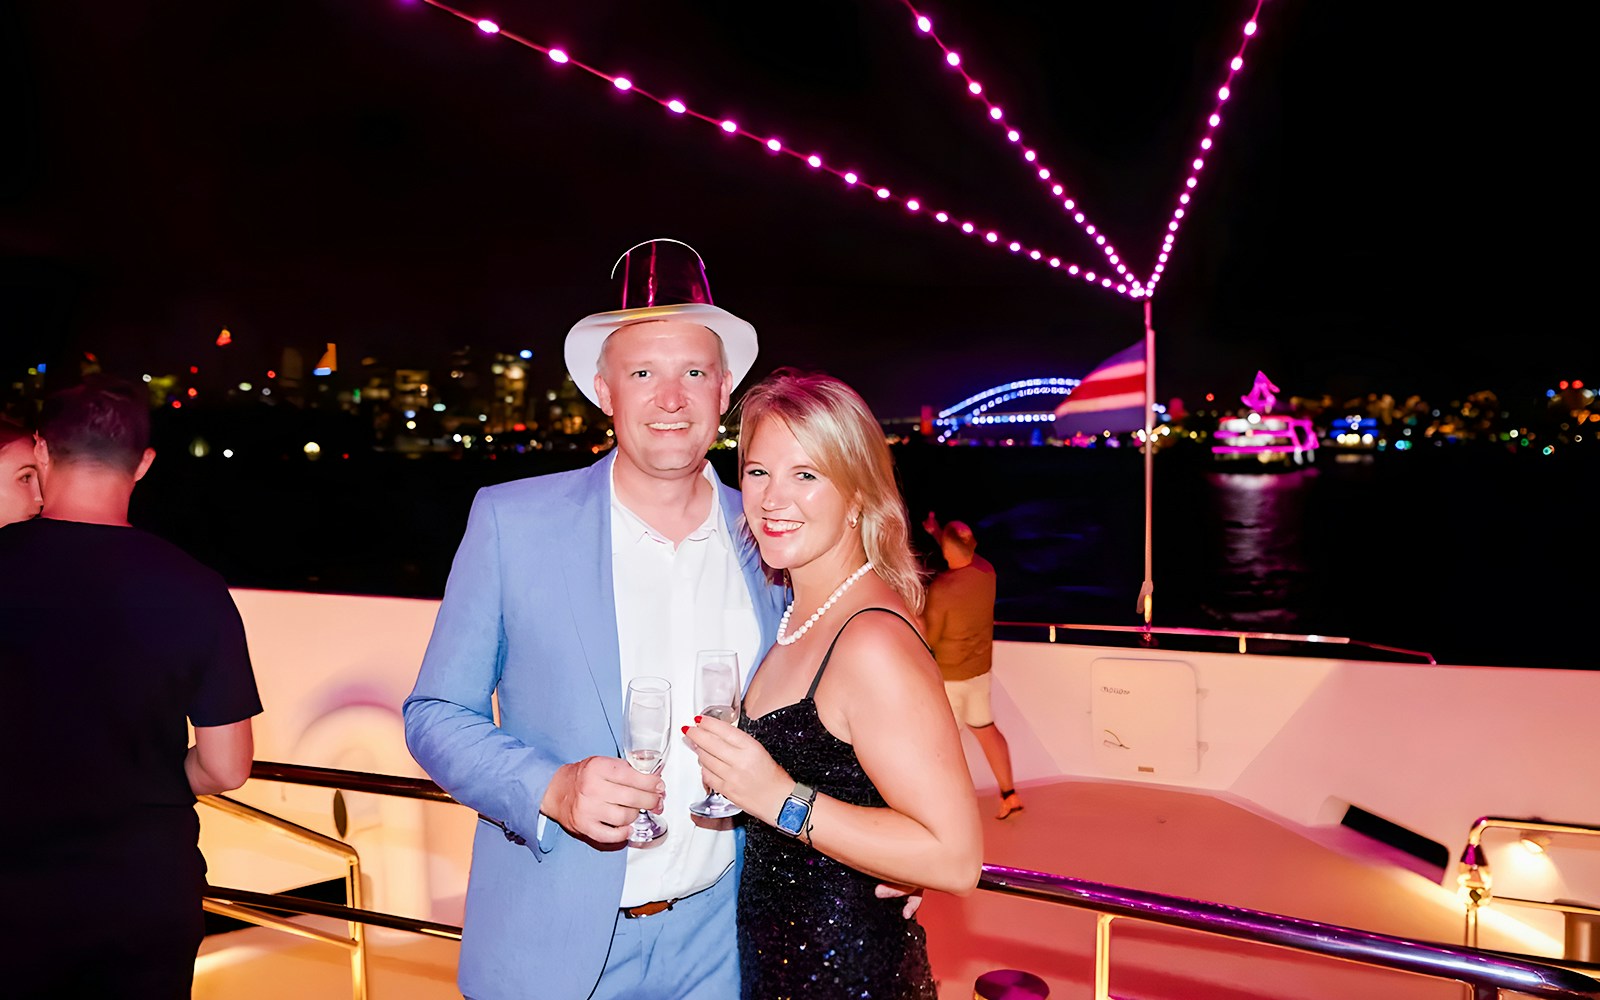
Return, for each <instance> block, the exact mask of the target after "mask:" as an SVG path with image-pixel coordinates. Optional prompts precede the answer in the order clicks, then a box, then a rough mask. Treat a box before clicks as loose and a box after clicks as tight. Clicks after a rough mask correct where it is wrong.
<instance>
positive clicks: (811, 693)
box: [806, 608, 933, 700]
mask: <svg viewBox="0 0 1600 1000" xmlns="http://www.w3.org/2000/svg"><path fill="white" fill-rule="evenodd" d="M868 611H882V612H883V613H884V614H889V615H894V616H895V617H896V618H898V619H900V620H901V621H903V622H905V623H906V627H907V628H909V629H911V633H912V634H913V635H915V636H916V637H917V641H918V642H920V643H922V648H923V649H926V650H927V651H928V655H929V656H932V655H933V647H932V646H929V645H928V640H926V639H924V638H923V637H922V633H921V632H918V631H917V627H916V626H915V625H913V624H911V619H909V618H907V617H906V616H905V615H903V614H901V613H900V612H898V611H891V610H889V609H888V608H862V609H861V610H860V611H857V612H856V613H855V614H853V615H851V616H850V617H849V618H846V619H845V620H844V624H843V625H840V626H839V631H837V632H835V633H833V641H832V642H830V643H828V651H827V652H826V653H823V654H822V664H821V665H820V666H818V667H817V676H815V677H813V678H811V687H810V688H809V689H808V690H807V691H806V699H807V700H810V699H813V698H815V697H816V696H817V685H818V684H820V683H822V672H823V671H824V670H826V669H828V661H829V660H831V659H833V647H835V646H837V645H839V637H840V636H841V635H843V634H844V630H845V629H846V628H849V627H850V623H851V622H853V621H855V620H856V618H857V616H859V615H864V614H866V613H867V612H868Z"/></svg>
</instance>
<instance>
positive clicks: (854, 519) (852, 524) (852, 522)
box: [846, 514, 861, 528]
mask: <svg viewBox="0 0 1600 1000" xmlns="http://www.w3.org/2000/svg"><path fill="white" fill-rule="evenodd" d="M860 522H861V518H859V517H857V516H856V515H854V514H851V515H850V520H849V521H848V522H846V523H848V524H849V525H850V527H852V528H854V527H855V526H856V525H857V524H859V523H860Z"/></svg>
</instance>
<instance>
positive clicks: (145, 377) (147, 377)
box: [142, 375, 1555, 396]
mask: <svg viewBox="0 0 1600 1000" xmlns="http://www.w3.org/2000/svg"><path fill="white" fill-rule="evenodd" d="M142 377H143V379H144V380H145V381H146V382H149V381H150V380H151V379H150V376H148V375H145V376H142ZM1550 395H1552V396H1554V395H1555V393H1553V392H1552V393H1551V394H1550Z"/></svg>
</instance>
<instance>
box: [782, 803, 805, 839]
mask: <svg viewBox="0 0 1600 1000" xmlns="http://www.w3.org/2000/svg"><path fill="white" fill-rule="evenodd" d="M810 812H811V807H810V806H808V805H806V804H805V803H804V802H801V801H800V800H798V799H785V800H784V803H783V808H782V809H781V810H779V812H778V829H780V830H782V831H783V832H784V833H787V834H790V835H791V836H798V835H799V834H800V829H801V828H802V827H804V826H805V824H806V815H807V814H808V813H810Z"/></svg>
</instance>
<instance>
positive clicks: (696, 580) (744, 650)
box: [611, 462, 761, 907]
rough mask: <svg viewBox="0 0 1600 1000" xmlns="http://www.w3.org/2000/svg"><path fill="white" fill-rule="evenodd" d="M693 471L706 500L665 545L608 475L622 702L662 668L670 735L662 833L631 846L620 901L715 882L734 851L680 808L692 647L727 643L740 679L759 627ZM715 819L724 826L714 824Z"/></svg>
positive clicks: (691, 760) (693, 793)
mask: <svg viewBox="0 0 1600 1000" xmlns="http://www.w3.org/2000/svg"><path fill="white" fill-rule="evenodd" d="M701 474H702V475H704V476H705V478H706V479H707V480H708V481H709V482H710V483H711V509H710V510H709V511H707V512H706V517H705V520H704V521H702V522H701V524H700V526H699V527H698V528H696V529H695V530H694V531H692V532H690V533H689V536H688V537H687V538H685V539H684V540H683V541H682V542H681V543H680V544H678V545H676V546H675V545H673V544H672V542H670V541H669V540H668V539H666V538H665V537H663V536H662V535H661V534H660V533H659V532H657V531H656V530H655V529H653V528H651V527H650V526H649V525H648V524H646V523H645V522H644V521H643V520H642V519H641V518H640V517H639V516H638V515H637V514H635V513H633V511H631V510H629V509H628V508H627V507H625V506H624V505H623V504H622V502H621V501H620V500H619V499H617V490H616V480H615V478H614V477H615V470H613V479H612V483H611V579H612V582H613V589H614V594H615V599H616V607H617V645H618V648H619V650H620V651H621V654H622V689H621V690H620V691H618V692H617V704H618V705H619V706H621V705H623V704H624V702H625V699H626V695H627V689H628V681H630V680H632V679H633V678H636V677H649V676H654V677H665V678H666V679H667V680H668V681H670V682H671V683H672V737H671V741H670V743H669V744H668V750H667V762H666V764H665V766H664V767H663V768H662V771H661V774H662V778H663V780H664V781H665V782H666V785H667V795H666V806H665V808H664V809H662V811H661V813H660V815H661V816H662V817H663V818H664V819H665V821H666V824H667V834H666V836H664V837H659V838H657V839H656V840H655V841H653V842H652V843H650V844H648V845H646V846H644V847H634V846H630V847H628V848H627V852H628V874H627V879H626V880H625V881H624V883H623V887H622V902H621V904H620V905H622V906H624V907H628V906H638V905H640V904H641V903H650V902H654V901H657V900H663V899H677V898H679V897H681V896H687V895H689V894H690V893H694V892H699V891H700V890H701V889H705V888H708V887H709V886H710V885H711V884H712V883H714V882H715V881H716V880H717V879H718V878H719V877H720V876H721V875H722V873H723V872H724V871H726V870H727V868H728V866H729V865H730V864H732V863H733V858H734V835H733V830H732V829H731V827H730V825H729V823H728V821H727V820H723V821H721V823H720V824H718V823H715V822H714V821H708V820H702V819H699V818H698V817H695V816H693V815H691V814H690V812H689V803H690V802H692V801H694V800H696V799H698V798H700V797H702V796H703V795H704V794H705V791H704V789H703V787H702V786H701V783H700V763H699V761H698V760H697V759H696V757H695V755H694V751H693V749H692V748H691V747H690V746H689V743H688V741H687V740H686V739H685V738H684V737H683V735H682V733H681V727H682V726H685V725H688V724H689V723H690V722H692V721H693V720H694V717H695V715H696V714H697V713H699V711H700V710H701V709H702V708H704V706H703V705H696V704H694V695H695V691H694V677H695V653H696V652H697V651H699V650H702V649H731V650H733V651H734V652H736V653H738V654H739V671H740V674H741V676H740V684H741V688H742V685H743V683H744V681H745V679H746V678H748V677H749V676H750V671H751V670H752V669H753V668H754V667H755V656H756V654H757V652H758V651H759V650H760V644H761V627H760V624H759V623H758V622H757V620H756V614H755V609H754V607H753V606H752V604H751V601H750V591H749V588H748V587H747V586H746V585H745V580H744V574H743V573H742V572H741V571H740V569H739V559H738V542H737V540H736V539H735V538H734V537H733V535H732V531H731V529H730V526H729V525H728V524H727V523H726V519H725V518H724V517H723V516H722V504H721V503H720V502H719V501H718V492H719V490H720V488H721V487H720V484H719V483H718V481H717V477H716V473H715V472H714V471H713V470H712V468H711V463H710V462H706V463H705V465H704V466H703V467H702V470H701ZM718 826H721V827H723V828H724V829H717V827H718Z"/></svg>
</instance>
